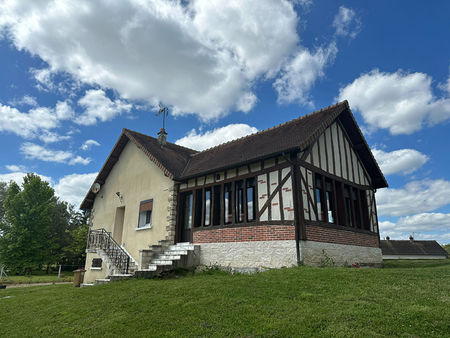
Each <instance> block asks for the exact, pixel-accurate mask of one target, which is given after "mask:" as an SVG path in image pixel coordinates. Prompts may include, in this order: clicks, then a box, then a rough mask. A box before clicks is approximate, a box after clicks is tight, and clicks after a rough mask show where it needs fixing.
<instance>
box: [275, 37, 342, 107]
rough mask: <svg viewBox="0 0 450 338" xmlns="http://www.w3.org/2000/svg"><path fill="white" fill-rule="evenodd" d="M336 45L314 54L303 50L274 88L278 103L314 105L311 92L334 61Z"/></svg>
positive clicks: (285, 69) (284, 71)
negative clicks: (326, 68)
mask: <svg viewBox="0 0 450 338" xmlns="http://www.w3.org/2000/svg"><path fill="white" fill-rule="evenodd" d="M337 51H338V50H337V47H336V44H335V43H331V44H330V45H329V46H328V47H326V48H318V49H317V50H316V51H315V52H314V53H313V54H312V53H311V52H310V51H309V50H307V49H303V50H301V51H300V52H298V53H297V55H296V56H295V57H294V58H293V59H292V60H291V61H290V62H289V63H287V64H286V65H285V66H284V67H283V69H282V72H281V74H282V75H281V77H279V78H278V79H277V80H276V81H275V82H274V83H273V87H274V88H275V90H276V91H277V93H278V103H292V102H297V103H299V104H305V103H308V104H312V102H311V98H310V95H309V91H310V90H311V88H312V87H313V85H314V83H315V82H316V80H317V79H318V78H321V77H323V76H324V69H325V67H326V66H327V65H328V64H330V63H332V62H333V61H334V58H335V56H336V53H337Z"/></svg>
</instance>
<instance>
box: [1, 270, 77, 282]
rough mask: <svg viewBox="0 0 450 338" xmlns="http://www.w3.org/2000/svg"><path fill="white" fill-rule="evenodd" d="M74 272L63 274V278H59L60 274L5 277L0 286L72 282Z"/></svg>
mask: <svg viewBox="0 0 450 338" xmlns="http://www.w3.org/2000/svg"><path fill="white" fill-rule="evenodd" d="M72 281H73V272H64V273H62V276H61V278H58V274H52V275H42V274H41V275H29V276H8V277H7V278H5V277H3V278H2V280H1V281H0V284H6V285H8V284H31V283H61V282H72Z"/></svg>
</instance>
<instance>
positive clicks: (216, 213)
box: [213, 185, 222, 225]
mask: <svg viewBox="0 0 450 338" xmlns="http://www.w3.org/2000/svg"><path fill="white" fill-rule="evenodd" d="M221 201H222V187H221V186H220V185H216V186H214V197H213V202H214V203H213V225H220V219H221V216H220V213H221Z"/></svg>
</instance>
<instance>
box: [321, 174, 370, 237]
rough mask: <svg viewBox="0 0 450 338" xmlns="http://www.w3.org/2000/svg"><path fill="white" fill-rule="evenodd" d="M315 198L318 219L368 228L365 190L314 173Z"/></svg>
mask: <svg viewBox="0 0 450 338" xmlns="http://www.w3.org/2000/svg"><path fill="white" fill-rule="evenodd" d="M315 200H316V207H317V213H318V219H319V221H322V222H327V223H334V224H339V225H342V226H347V227H353V228H360V229H365V230H370V224H369V210H368V203H367V197H366V190H361V189H358V188H355V187H353V186H350V185H347V184H343V183H341V182H339V181H335V180H332V179H329V178H326V177H324V176H322V175H319V174H315Z"/></svg>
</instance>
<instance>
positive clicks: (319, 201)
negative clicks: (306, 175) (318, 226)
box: [316, 175, 327, 222]
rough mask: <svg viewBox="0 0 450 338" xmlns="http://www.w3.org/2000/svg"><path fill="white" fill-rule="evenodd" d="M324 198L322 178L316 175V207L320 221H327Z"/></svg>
mask: <svg viewBox="0 0 450 338" xmlns="http://www.w3.org/2000/svg"><path fill="white" fill-rule="evenodd" d="M323 202H324V197H323V188H322V176H321V175H316V206H317V214H318V216H319V221H324V222H325V221H326V213H327V210H326V205H325V203H323Z"/></svg>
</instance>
